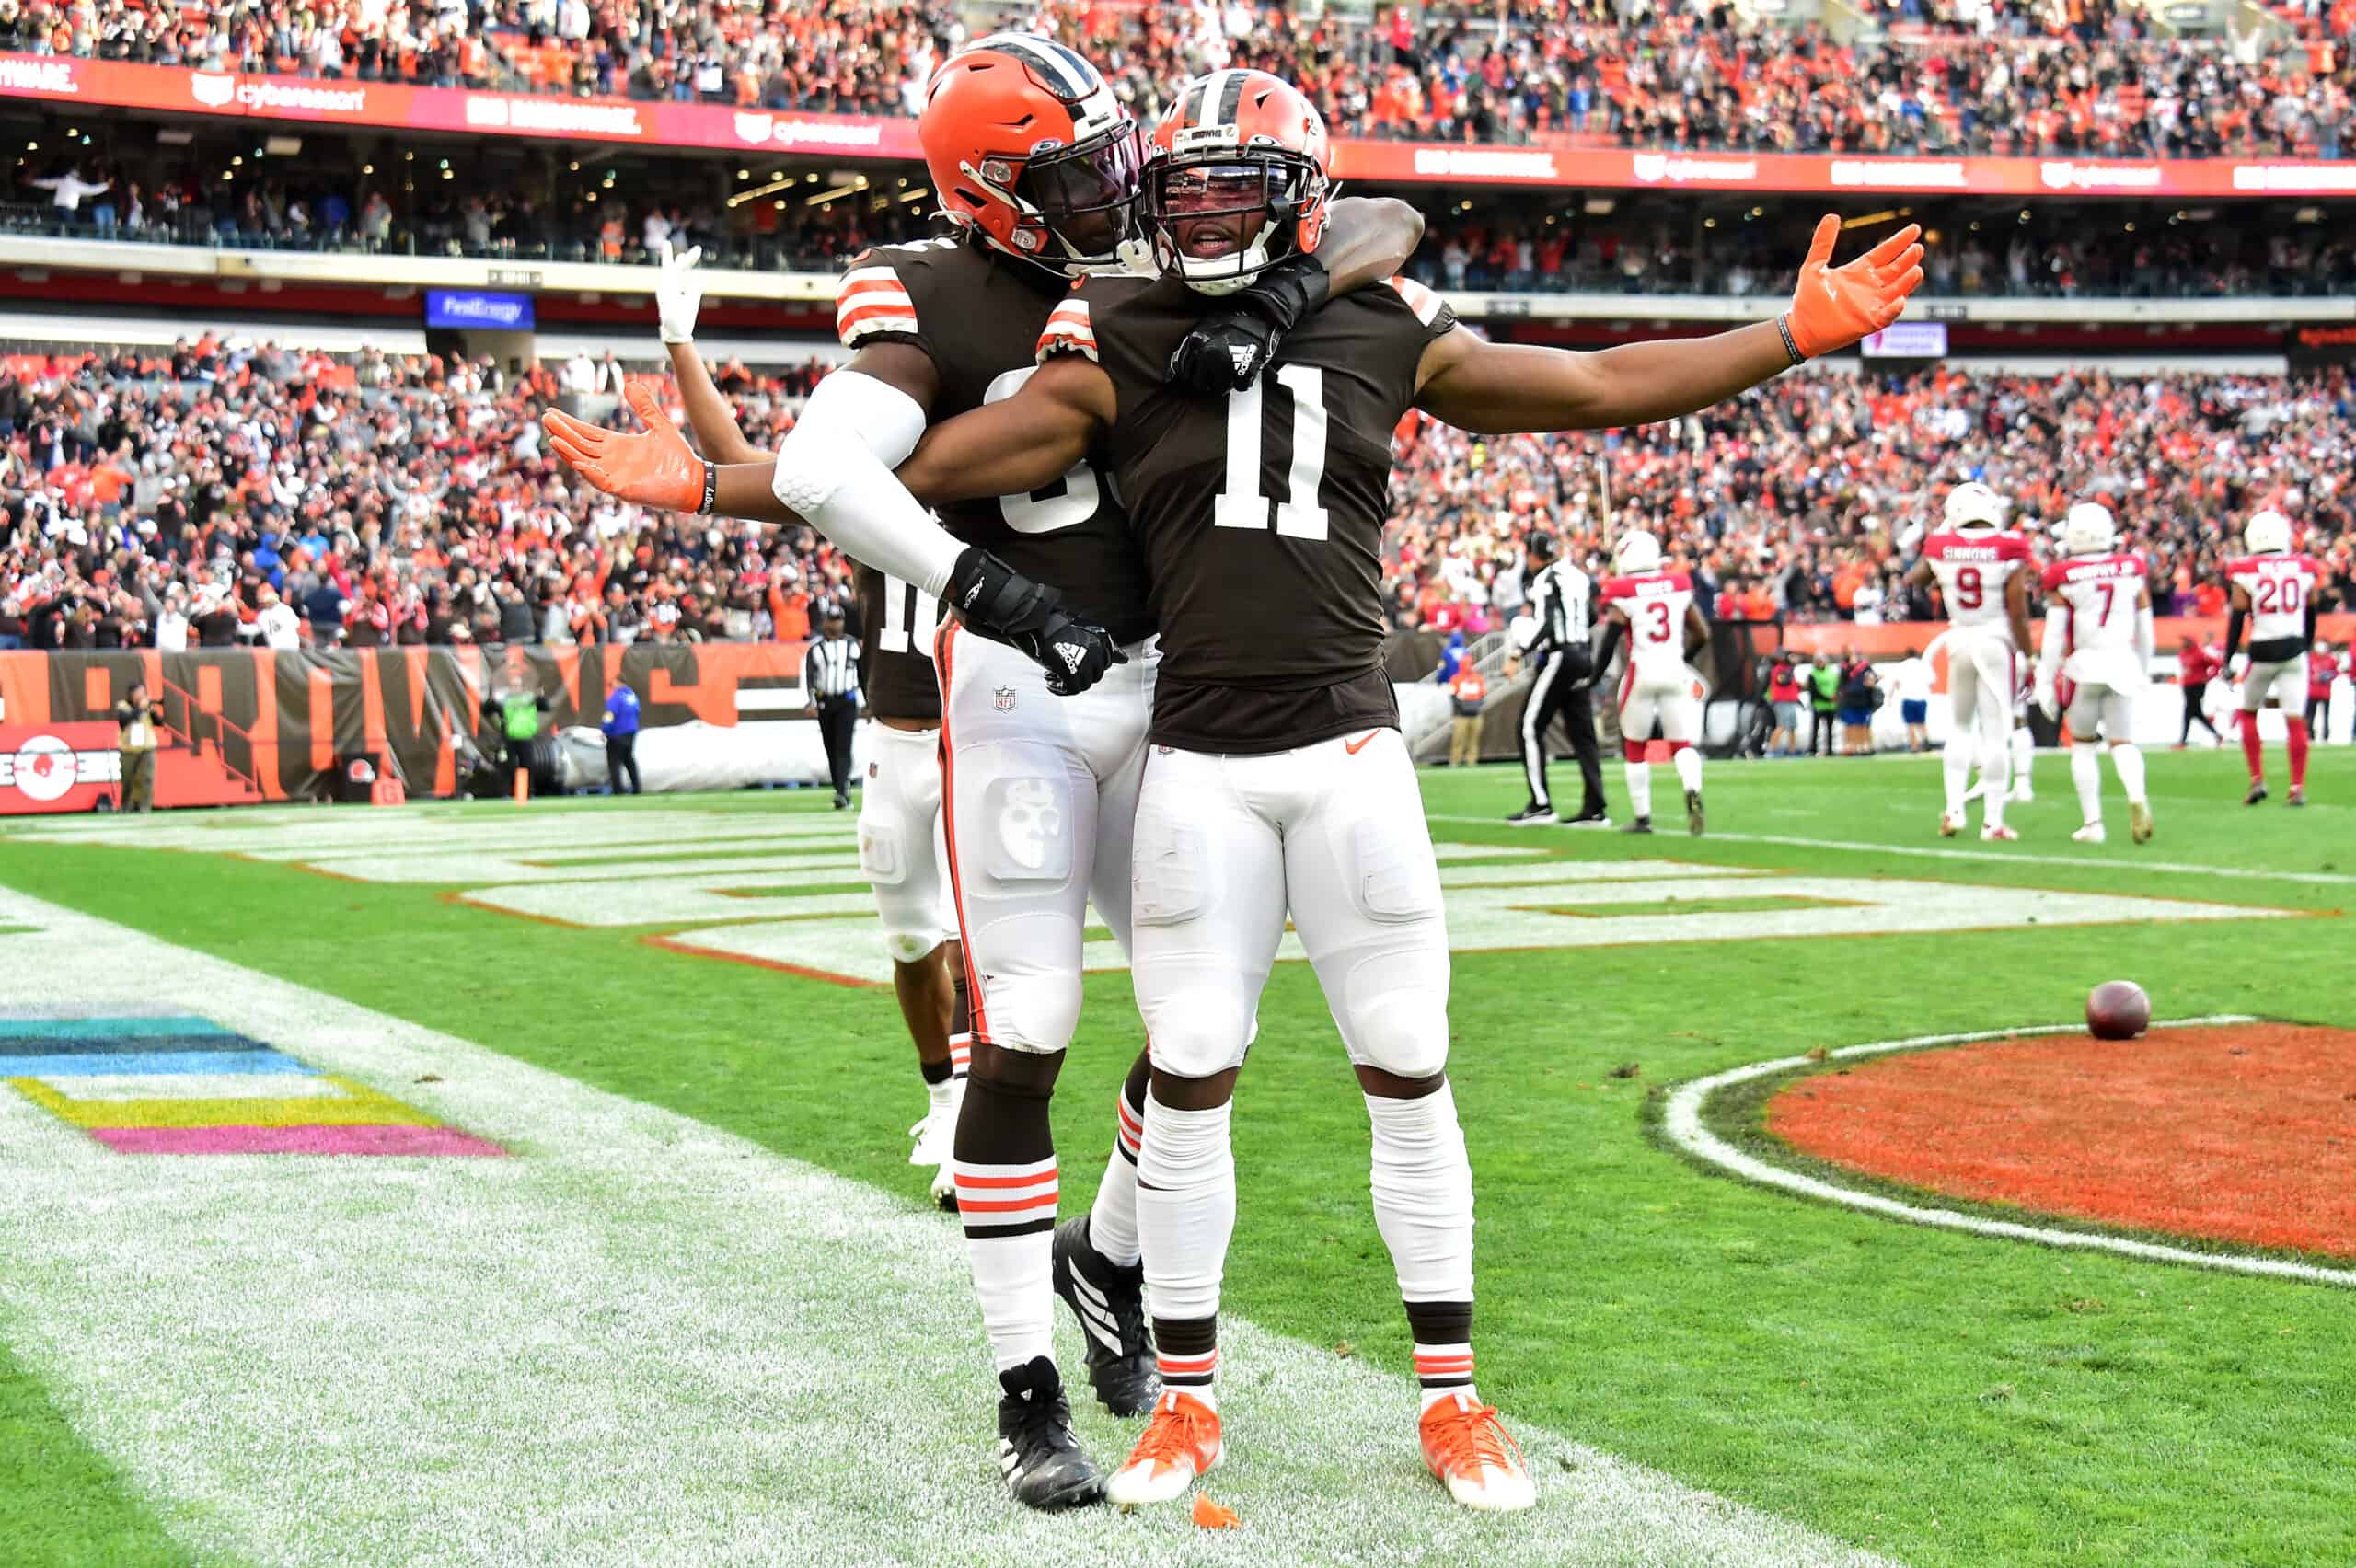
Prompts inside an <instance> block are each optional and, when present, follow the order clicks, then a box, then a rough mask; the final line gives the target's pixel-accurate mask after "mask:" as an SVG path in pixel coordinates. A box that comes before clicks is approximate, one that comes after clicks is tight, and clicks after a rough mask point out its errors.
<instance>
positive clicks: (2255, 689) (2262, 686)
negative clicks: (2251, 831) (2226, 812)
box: [2240, 660, 2281, 806]
mask: <svg viewBox="0 0 2356 1568" xmlns="http://www.w3.org/2000/svg"><path fill="white" fill-rule="evenodd" d="M2280 668H2281V666H2280V665H2276V664H2261V663H2258V662H2257V661H2256V660H2252V661H2251V662H2250V665H2249V668H2248V669H2247V670H2246V671H2245V672H2243V675H2242V700H2241V710H2240V720H2241V726H2242V760H2243V761H2245V762H2246V763H2248V764H2249V793H2248V794H2247V795H2245V796H2244V797H2243V798H2242V803H2243V804H2244V805H2246V806H2254V805H2256V804H2258V801H2262V800H2264V799H2266V748H2265V746H2264V744H2262V743H2261V742H2260V741H2259V740H2258V710H2259V709H2262V708H2264V707H2265V706H2266V694H2267V689H2268V688H2269V686H2272V685H2273V684H2274V675H2275V672H2276V671H2277V670H2279V669H2280Z"/></svg>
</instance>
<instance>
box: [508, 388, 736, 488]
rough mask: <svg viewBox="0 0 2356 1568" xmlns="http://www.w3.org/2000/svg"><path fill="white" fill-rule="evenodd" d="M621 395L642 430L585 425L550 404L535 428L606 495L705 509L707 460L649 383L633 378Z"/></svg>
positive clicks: (708, 484) (708, 478)
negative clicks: (666, 411) (689, 442)
mask: <svg viewBox="0 0 2356 1568" xmlns="http://www.w3.org/2000/svg"><path fill="white" fill-rule="evenodd" d="M622 400H623V401H624V402H626V403H628V404H629V406H630V411H631V412H632V413H635V414H636V415H637V416H638V420H639V422H640V423H641V424H642V425H644V426H645V427H646V429H645V431H644V432H643V433H641V434H638V435H630V434H628V433H626V432H622V431H618V430H605V429H601V428H600V427H598V426H596V425H593V424H584V423H583V422H582V421H579V420H576V419H574V418H573V417H572V415H571V414H563V413H559V412H558V411H557V410H556V409H549V410H548V412H546V413H544V414H542V415H541V416H540V428H541V429H542V430H544V431H546V432H548V437H549V445H550V446H552V447H554V448H555V449H556V455H558V456H560V457H561V458H563V459H564V460H565V461H566V462H567V463H569V464H571V465H572V469H573V471H574V472H575V473H577V474H579V475H580V476H581V477H582V478H584V479H586V480H588V481H589V482H590V483H591V484H593V485H595V486H596V487H597V488H598V489H599V490H604V491H605V492H606V494H607V495H618V496H619V497H621V498H622V499H623V500H624V501H634V502H638V503H639V504H640V505H641V506H652V507H656V508H659V509H660V510H662V511H664V512H703V511H706V510H708V509H709V508H710V500H711V492H710V483H711V481H710V474H711V465H710V464H709V463H707V462H705V461H704V460H703V459H702V458H700V457H699V456H697V455H695V453H694V451H693V450H692V449H690V448H689V447H688V445H687V437H686V436H684V435H681V434H680V433H679V427H678V426H677V425H675V424H673V423H672V422H671V421H670V420H669V419H668V418H667V417H666V416H665V415H664V412H663V405H662V402H661V401H660V400H659V399H657V398H656V397H655V396H654V391H653V388H652V387H650V386H647V384H646V383H645V382H643V381H633V382H631V383H630V384H629V387H628V388H627V389H626V390H625V391H624V392H623V393H622Z"/></svg>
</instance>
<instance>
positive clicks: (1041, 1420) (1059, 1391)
mask: <svg viewBox="0 0 2356 1568" xmlns="http://www.w3.org/2000/svg"><path fill="white" fill-rule="evenodd" d="M998 1381H999V1387H1000V1388H1002V1389H1005V1390H1006V1397H1005V1398H1003V1399H1001V1400H999V1401H998V1464H999V1470H1000V1471H1001V1472H1002V1473H1003V1474H1004V1475H1005V1477H1006V1489H1007V1490H1008V1491H1009V1492H1011V1493H1014V1500H1015V1501H1016V1502H1017V1503H1020V1504H1022V1505H1023V1506H1024V1507H1026V1508H1039V1509H1057V1508H1084V1507H1086V1506H1087V1505H1089V1504H1091V1503H1101V1502H1103V1500H1104V1472H1103V1470H1098V1469H1097V1468H1096V1461H1095V1460H1094V1459H1091V1458H1089V1457H1088V1450H1087V1449H1085V1448H1083V1447H1080V1439H1079V1438H1077V1437H1075V1436H1073V1435H1072V1431H1071V1403H1070V1401H1068V1400H1066V1399H1065V1398H1064V1385H1063V1379H1062V1378H1058V1377H1057V1375H1056V1364H1055V1363H1054V1362H1052V1361H1050V1360H1048V1359H1047V1358H1046V1357H1045V1356H1044V1355H1040V1356H1034V1357H1033V1358H1032V1359H1031V1361H1030V1362H1029V1363H1028V1364H1027V1365H1025V1366H1015V1367H1011V1368H1009V1369H1008V1370H1006V1371H1004V1372H1001V1373H999V1375H998Z"/></svg>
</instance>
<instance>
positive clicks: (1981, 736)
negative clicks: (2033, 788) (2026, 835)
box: [1949, 640, 2019, 839]
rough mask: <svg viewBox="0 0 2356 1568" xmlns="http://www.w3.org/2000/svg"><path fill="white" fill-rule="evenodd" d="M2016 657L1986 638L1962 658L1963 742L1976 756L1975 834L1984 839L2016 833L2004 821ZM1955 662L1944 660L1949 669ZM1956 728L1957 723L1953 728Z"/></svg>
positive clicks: (2009, 780)
mask: <svg viewBox="0 0 2356 1568" xmlns="http://www.w3.org/2000/svg"><path fill="white" fill-rule="evenodd" d="M2017 657H2018V656H2017V655H2016V654H2015V652H2014V651H2013V650H2012V649H2011V648H2010V647H2009V646H2007V645H2004V644H2002V643H1996V642H1994V641H1993V640H1990V643H1989V645H1988V646H1986V647H1983V648H1982V649H1981V650H1979V651H1977V653H1976V654H1975V656H1974V657H1973V658H1971V659H1969V660H1967V661H1965V663H1964V667H1965V668H1968V669H1969V679H1970V681H1971V684H1972V700H1973V705H1974V706H1973V710H1972V720H1973V722H1972V725H1971V727H1970V730H1969V744H1970V745H1971V749H1972V750H1973V751H1974V752H1975V753H1976V754H1977V755H1978V756H1979V760H1980V813H1981V825H1980V836H1981V837H1982V838H1987V839H2011V838H2016V837H2018V836H2019V835H2017V834H2015V832H2014V831H2013V830H2012V829H2011V828H2009V827H2007V826H2005V825H2004V805H2005V799H2006V797H2007V796H2008V795H2009V794H2010V793H2011V791H2012V782H2013V767H2012V764H2013V756H2012V728H2013V703H2012V694H2013V689H2014V687H2015V685H2017V684H2018V681H2019V675H2018V674H2017V673H2016V668H2015V661H2016V659H2017ZM1956 668H1957V666H1955V665H1953V664H1950V665H1949V670H1950V674H1951V675H1952V673H1953V672H1954V670H1955V669H1956ZM1962 733H1964V732H1963V731H1962V730H1961V728H1960V726H1959V727H1958V734H1962Z"/></svg>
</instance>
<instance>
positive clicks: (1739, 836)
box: [1430, 812, 2356, 886]
mask: <svg viewBox="0 0 2356 1568" xmlns="http://www.w3.org/2000/svg"><path fill="white" fill-rule="evenodd" d="M1430 816H1431V820H1432V821H1434V822H1470V823H1486V824H1489V825H1491V826H1493V827H1501V826H1503V825H1504V824H1503V823H1501V822H1498V821H1496V820H1495V819H1493V818H1490V817H1476V816H1449V815H1447V814H1444V813H1438V812H1434V813H1430ZM1712 841H1715V842H1718V843H1724V844H1788V845H1792V846H1794V847H1798V848H1804V849H1848V850H1854V851H1855V852H1856V853H1858V854H1861V855H1918V856H1922V857H1923V858H1925V859H1937V860H1995V861H2000V862H2002V863H2004V864H2005V865H2008V866H2039V867H2043V866H2085V867H2087V868H2089V869H2095V870H2137V871H2181V872H2183V873H2185V874H2186V875H2188V876H2202V877H2235V878H2239V879H2241V880H2242V881H2245V882H2318V883H2324V884H2327V885H2332V886H2338V885H2340V884H2343V883H2348V882H2356V874H2351V873H2349V872H2345V871H2267V870H2256V869H2255V868H2252V867H2247V866H2203V865H2200V864H2199V863H2197V862H2195V861H2190V860H2147V859H2144V858H2143V857H2142V855H2132V856H2126V855H2119V854H2117V853H2113V854H2111V855H2109V856H2108V857H2103V856H2096V855H2050V856H2040V855H2038V854H2035V853H2033V852H2032V853H2027V854H2012V855H2007V854H2005V853H2004V851H2003V850H2001V849H1942V848H1938V847H1934V846H1932V845H1928V844H1861V843H1856V842H1854V841H1853V840H1848V839H1840V838H1804V837H1801V836H1798V835H1796V834H1788V833H1718V832H1715V831H1713V832H1711V833H1709V834H1708V835H1706V836H1704V838H1703V842H1704V843H1708V842H1712ZM2055 847H2056V848H2059V847H2060V846H2058V845H2057V846H2055Z"/></svg>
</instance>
